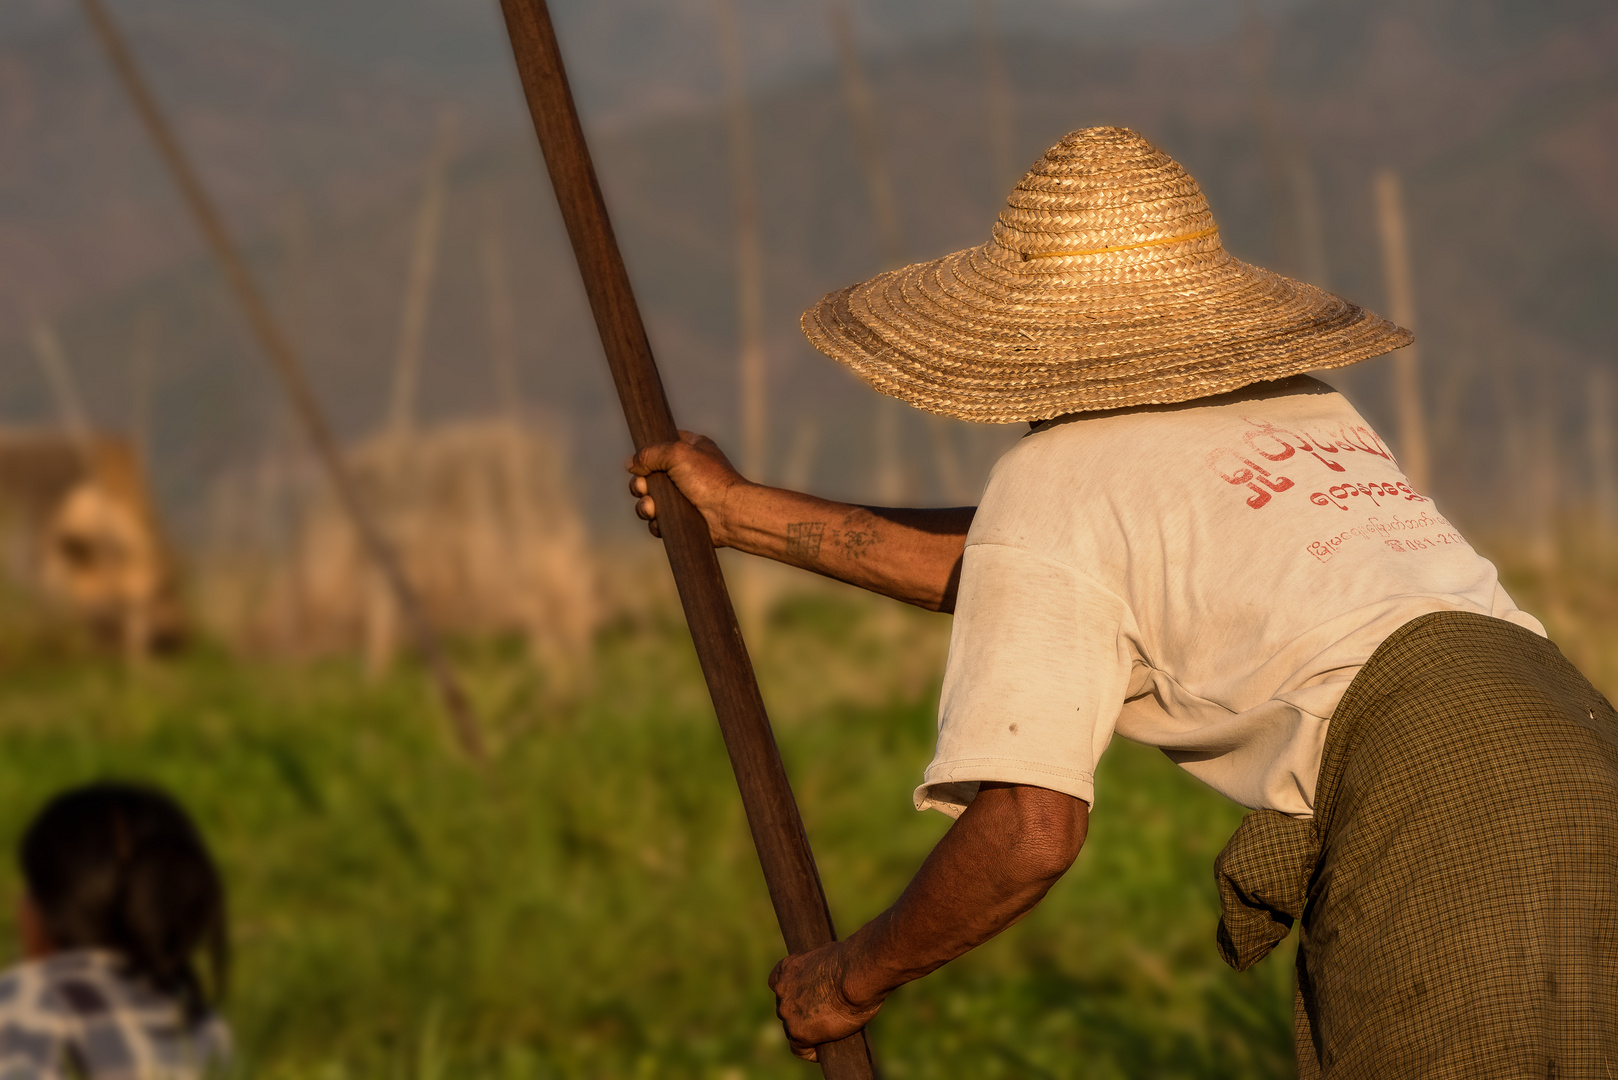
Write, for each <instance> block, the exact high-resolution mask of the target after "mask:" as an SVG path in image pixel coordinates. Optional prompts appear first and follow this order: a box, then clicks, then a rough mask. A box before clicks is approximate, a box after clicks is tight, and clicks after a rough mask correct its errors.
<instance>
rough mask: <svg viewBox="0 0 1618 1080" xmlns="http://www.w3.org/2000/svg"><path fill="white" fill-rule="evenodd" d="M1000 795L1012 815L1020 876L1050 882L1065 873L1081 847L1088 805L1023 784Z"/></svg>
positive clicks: (1058, 792) (1053, 792)
mask: <svg viewBox="0 0 1618 1080" xmlns="http://www.w3.org/2000/svg"><path fill="white" fill-rule="evenodd" d="M981 797H982V795H981V793H980V795H979V798H981ZM1002 797H1003V798H1006V801H1007V803H1008V804H1009V805H1008V806H1007V809H1008V810H1010V811H1011V814H1012V816H1013V818H1014V824H1013V825H1012V828H1011V829H1009V830H1008V835H1009V836H1011V837H1014V838H1015V840H1014V849H1013V854H1014V857H1015V859H1016V861H1017V863H1018V865H1019V867H1020V869H1021V874H1019V876H1023V877H1026V878H1027V879H1028V880H1030V881H1042V882H1046V883H1050V882H1054V881H1056V879H1057V878H1059V877H1061V876H1062V875H1063V874H1065V873H1067V871H1068V868H1069V867H1071V866H1072V865H1073V860H1074V859H1077V858H1078V857H1079V850H1080V849H1081V848H1082V847H1084V838H1085V835H1086V834H1087V832H1088V830H1089V825H1090V806H1089V804H1088V803H1086V802H1085V801H1084V800H1083V799H1079V798H1075V797H1074V796H1072V795H1067V794H1064V793H1063V792H1060V791H1051V790H1049V789H1047V788H1039V787H1030V786H1028V785H1025V784H1016V785H1008V786H1007V788H1006V795H1005V796H1002Z"/></svg>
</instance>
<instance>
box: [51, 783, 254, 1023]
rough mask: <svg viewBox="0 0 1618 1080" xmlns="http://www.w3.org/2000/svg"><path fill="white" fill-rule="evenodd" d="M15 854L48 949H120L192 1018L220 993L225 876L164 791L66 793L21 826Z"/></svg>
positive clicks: (99, 787) (107, 786) (104, 786)
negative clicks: (202, 972)
mask: <svg viewBox="0 0 1618 1080" xmlns="http://www.w3.org/2000/svg"><path fill="white" fill-rule="evenodd" d="M19 854H20V858H21V862H22V873H23V878H24V879H25V881H26V882H27V885H28V893H29V896H30V897H31V899H32V900H33V903H34V906H35V907H36V908H37V909H38V911H39V916H40V919H41V921H42V923H43V926H44V930H45V934H46V936H47V937H48V938H49V939H50V943H51V945H52V946H53V947H54V948H57V949H64V950H65V949H84V948H102V949H109V950H112V951H114V952H116V953H118V954H119V955H120V956H121V957H122V958H123V960H124V962H125V963H126V964H127V965H128V967H129V971H130V973H131V974H132V975H135V976H137V977H144V978H145V979H147V980H149V981H150V982H151V983H152V985H153V986H154V987H155V988H156V989H158V990H159V991H161V992H163V993H166V994H169V995H172V996H174V997H176V998H178V999H179V1001H180V1002H181V1004H182V1005H183V1006H184V1008H185V1011H186V1015H187V1016H188V1017H190V1018H191V1019H193V1020H195V1019H196V1018H198V1017H200V1016H202V1015H203V1014H204V1013H205V1012H206V1011H207V1010H208V1008H209V1006H210V1005H211V1003H212V1002H213V1001H215V1000H216V999H217V998H218V997H219V995H220V994H221V993H222V992H223V990H224V986H225V977H226V968H227V966H228V962H229V953H228V945H227V940H226V932H225V889H224V883H223V882H222V881H221V879H220V877H219V871H218V869H217V868H216V867H215V866H214V862H213V858H212V857H211V856H210V855H209V854H208V848H207V846H206V845H205V844H204V843H203V841H202V836H201V834H200V833H198V832H197V828H196V826H195V825H194V824H193V823H192V821H191V818H190V816H189V815H187V814H186V812H185V811H184V810H183V809H181V807H180V805H179V803H177V802H175V801H174V800H173V799H172V798H170V797H169V796H168V795H166V794H164V793H163V792H161V791H159V790H157V789H156V788H152V787H147V786H144V785H140V784H129V783H117V782H102V783H96V784H89V785H87V786H85V787H80V788H74V789H72V790H69V791H65V792H63V793H61V794H60V795H57V796H56V797H55V798H53V799H52V800H51V801H50V802H49V803H47V804H46V805H45V808H44V809H43V810H41V811H40V812H39V814H38V816H36V817H35V818H34V820H33V822H32V823H31V824H30V825H29V826H28V831H27V832H26V833H24V834H23V838H22V845H21V850H20V852H19ZM198 951H202V952H205V953H206V954H207V959H208V966H209V983H210V986H209V988H208V989H207V990H205V989H204V987H203V984H202V980H201V979H199V978H198V976H197V969H196V967H195V965H194V964H193V962H192V958H193V956H194V955H195V954H196V953H197V952H198Z"/></svg>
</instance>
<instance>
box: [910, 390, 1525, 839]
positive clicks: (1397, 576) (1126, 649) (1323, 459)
mask: <svg viewBox="0 0 1618 1080" xmlns="http://www.w3.org/2000/svg"><path fill="white" fill-rule="evenodd" d="M1442 610H1454V611H1474V612H1480V613H1483V614H1487V615H1493V616H1497V617H1499V618H1503V619H1509V620H1511V621H1512V622H1514V623H1517V624H1518V625H1520V626H1524V627H1527V628H1528V629H1530V630H1532V631H1534V632H1535V633H1537V634H1541V635H1543V634H1544V632H1545V631H1544V628H1543V627H1542V626H1541V625H1540V624H1539V622H1538V621H1537V620H1536V619H1534V618H1533V617H1532V616H1531V615H1528V614H1525V613H1524V612H1521V611H1518V610H1517V608H1516V606H1515V605H1514V604H1513V603H1512V602H1511V598H1510V597H1509V596H1507V595H1506V593H1505V590H1503V589H1502V588H1501V587H1500V583H1499V581H1498V579H1497V577H1496V573H1495V568H1494V566H1493V565H1492V564H1491V563H1490V562H1489V561H1488V560H1487V559H1484V558H1483V557H1482V556H1481V555H1479V554H1478V553H1477V552H1475V551H1473V550H1472V548H1471V546H1470V545H1468V544H1467V542H1466V541H1465V540H1464V539H1462V538H1461V535H1460V534H1459V533H1458V532H1456V530H1455V527H1454V526H1452V525H1451V524H1450V523H1449V522H1448V521H1447V520H1445V518H1444V516H1443V515H1442V514H1441V513H1440V512H1439V511H1438V509H1437V508H1436V507H1435V506H1434V505H1433V503H1432V502H1431V500H1429V499H1427V498H1426V497H1425V496H1423V495H1421V494H1420V493H1418V492H1415V491H1413V490H1412V489H1411V487H1410V484H1409V482H1408V481H1407V480H1406V479H1405V477H1404V475H1403V474H1402V473H1401V472H1400V470H1399V466H1398V464H1397V463H1396V462H1395V461H1394V459H1393V455H1392V454H1390V453H1389V452H1388V448H1387V446H1386V445H1384V444H1383V442H1382V440H1381V439H1379V438H1377V436H1376V434H1375V433H1374V432H1373V431H1372V430H1371V428H1370V426H1369V425H1368V424H1366V422H1365V421H1364V420H1363V419H1362V418H1361V417H1360V415H1359V413H1357V412H1356V411H1355V410H1354V408H1353V407H1352V406H1350V405H1349V403H1348V402H1347V401H1346V400H1344V399H1343V397H1342V396H1341V395H1339V394H1337V393H1335V392H1333V391H1332V390H1331V389H1330V388H1329V387H1327V386H1325V385H1324V384H1322V383H1320V382H1317V381H1316V380H1314V379H1310V378H1307V377H1298V378H1294V379H1289V380H1286V381H1285V382H1281V383H1267V384H1261V385H1260V386H1257V387H1250V388H1248V389H1247V390H1245V391H1238V392H1237V393H1235V394H1230V395H1225V396H1223V397H1219V398H1211V399H1204V400H1202V401H1197V402H1190V403H1187V404H1184V405H1178V406H1150V407H1145V408H1140V409H1129V410H1121V411H1118V412H1114V413H1105V414H1098V415H1091V416H1080V417H1075V418H1069V419H1064V420H1058V421H1053V422H1050V423H1048V424H1044V425H1041V426H1040V427H1039V428H1038V429H1037V430H1035V431H1033V432H1031V433H1030V434H1029V435H1028V436H1026V437H1025V438H1024V439H1023V440H1022V441H1021V442H1020V443H1018V445H1017V446H1016V447H1014V448H1013V449H1012V450H1011V451H1010V452H1009V453H1007V454H1006V455H1005V456H1004V457H1003V458H1001V459H1000V461H999V463H998V464H997V465H996V466H995V468H994V472H993V473H992V475H991V476H990V478H989V485H988V490H987V491H985V493H984V496H983V500H982V504H981V505H980V506H979V507H978V511H977V516H976V517H975V518H974V519H973V521H972V528H971V531H970V532H969V533H968V534H967V538H966V554H965V560H964V562H963V564H962V569H961V581H960V592H959V595H958V597H957V600H956V606H955V623H954V628H953V631H952V633H951V637H950V646H949V664H948V667H947V668H946V670H945V675H944V688H943V695H942V699H941V701H940V704H939V720H938V729H939V730H938V750H937V754H936V755H935V756H934V758H933V762H932V764H931V765H929V766H928V768H927V773H926V777H925V782H924V783H923V784H922V786H921V787H919V788H917V789H916V796H915V797H916V806H917V808H918V809H923V808H927V807H932V808H936V809H939V810H942V811H944V812H946V813H950V814H959V813H960V812H961V811H962V810H963V809H964V808H965V807H966V804H967V803H969V802H971V800H972V799H973V797H974V796H975V795H976V793H977V788H978V783H979V782H981V781H985V780H990V781H1002V782H1006V783H1016V784H1030V785H1034V786H1037V787H1043V788H1050V789H1053V790H1056V791H1062V792H1066V793H1067V794H1069V795H1074V796H1077V797H1078V798H1081V799H1084V800H1086V801H1087V802H1089V803H1091V804H1092V805H1094V802H1095V788H1094V772H1095V766H1096V762H1097V761H1098V760H1099V759H1100V757H1101V754H1102V752H1103V751H1104V750H1106V748H1107V744H1108V743H1109V742H1110V741H1111V739H1112V736H1113V732H1114V731H1116V732H1117V733H1118V734H1120V735H1123V736H1124V737H1125V738H1128V739H1133V740H1134V741H1136V742H1141V743H1145V744H1147V745H1149V746H1156V747H1161V748H1162V749H1163V750H1164V751H1165V752H1166V753H1167V754H1168V755H1169V757H1170V758H1172V759H1173V760H1175V761H1176V762H1178V763H1179V764H1180V765H1181V766H1183V767H1184V768H1185V769H1186V771H1188V772H1190V773H1192V774H1193V775H1194V776H1197V777H1199V778H1200V779H1202V780H1203V781H1205V782H1206V783H1208V784H1209V785H1211V786H1212V787H1214V788H1215V789H1217V790H1219V791H1221V792H1223V793H1224V794H1226V795H1228V796H1229V797H1230V798H1232V799H1234V800H1235V801H1237V802H1239V803H1242V804H1243V805H1246V806H1250V807H1271V808H1273V809H1276V810H1279V811H1282V812H1283V813H1287V814H1292V815H1295V816H1299V817H1307V816H1308V815H1309V814H1310V813H1311V812H1312V807H1313V803H1314V791H1315V776H1316V773H1317V772H1318V771H1319V769H1320V755H1321V749H1322V747H1323V746H1324V743H1325V739H1326V726H1327V722H1328V720H1329V719H1330V717H1331V714H1332V710H1333V709H1334V708H1335V707H1336V705H1337V702H1338V700H1339V699H1340V698H1341V697H1342V695H1343V692H1344V691H1345V690H1347V689H1348V684H1349V682H1350V681H1351V680H1352V679H1353V678H1354V675H1355V673H1356V672H1358V671H1359V669H1360V668H1361V666H1363V665H1364V663H1365V661H1366V660H1368V659H1369V658H1370V656H1371V653H1372V652H1374V651H1375V650H1376V647H1377V646H1378V645H1379V644H1381V642H1382V641H1383V640H1384V639H1385V638H1386V637H1387V636H1388V635H1389V634H1391V633H1392V632H1393V631H1394V630H1396V629H1398V628H1399V627H1400V626H1401V625H1403V624H1404V623H1406V622H1408V621H1409V620H1410V619H1413V618H1415V617H1416V616H1418V615H1422V614H1425V613H1427V612H1431V611H1442Z"/></svg>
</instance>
